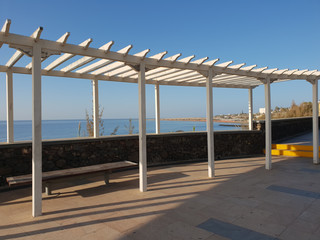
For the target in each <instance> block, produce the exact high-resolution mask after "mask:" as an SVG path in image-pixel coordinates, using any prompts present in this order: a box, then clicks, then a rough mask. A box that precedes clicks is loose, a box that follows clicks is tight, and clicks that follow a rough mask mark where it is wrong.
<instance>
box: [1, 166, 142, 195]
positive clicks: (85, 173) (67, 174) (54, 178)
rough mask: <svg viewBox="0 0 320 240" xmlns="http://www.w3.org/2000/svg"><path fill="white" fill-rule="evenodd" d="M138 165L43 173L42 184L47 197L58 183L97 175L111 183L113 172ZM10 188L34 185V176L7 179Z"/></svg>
mask: <svg viewBox="0 0 320 240" xmlns="http://www.w3.org/2000/svg"><path fill="white" fill-rule="evenodd" d="M136 165H137V164H136V163H133V162H129V161H121V162H111V163H104V164H98V165H92V166H86V167H78V168H70V169H63V170H56V171H51V172H43V173H42V182H43V183H44V184H43V186H44V188H45V192H46V194H47V195H51V190H52V185H53V183H57V182H66V181H72V180H73V179H78V178H79V177H82V178H88V177H95V176H97V175H103V176H104V180H105V183H106V184H108V183H109V175H110V174H111V172H112V170H118V169H124V168H130V167H133V166H136ZM7 182H8V184H9V186H21V185H28V184H31V183H32V174H27V175H21V176H14V177H7Z"/></svg>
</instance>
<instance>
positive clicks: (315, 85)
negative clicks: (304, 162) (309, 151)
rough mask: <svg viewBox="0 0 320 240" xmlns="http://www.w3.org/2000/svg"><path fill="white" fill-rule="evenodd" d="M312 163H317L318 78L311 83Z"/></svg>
mask: <svg viewBox="0 0 320 240" xmlns="http://www.w3.org/2000/svg"><path fill="white" fill-rule="evenodd" d="M312 124H313V125H312V130H313V163H314V164H319V103H318V80H315V81H314V83H313V84H312Z"/></svg>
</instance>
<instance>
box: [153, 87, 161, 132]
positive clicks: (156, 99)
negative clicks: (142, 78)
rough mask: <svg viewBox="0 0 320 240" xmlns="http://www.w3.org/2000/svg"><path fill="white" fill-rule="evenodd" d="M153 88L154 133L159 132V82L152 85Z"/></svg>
mask: <svg viewBox="0 0 320 240" xmlns="http://www.w3.org/2000/svg"><path fill="white" fill-rule="evenodd" d="M154 90H155V107H156V109H155V115H156V134H159V133H160V96H159V95H160V89H159V84H156V85H155V86H154Z"/></svg>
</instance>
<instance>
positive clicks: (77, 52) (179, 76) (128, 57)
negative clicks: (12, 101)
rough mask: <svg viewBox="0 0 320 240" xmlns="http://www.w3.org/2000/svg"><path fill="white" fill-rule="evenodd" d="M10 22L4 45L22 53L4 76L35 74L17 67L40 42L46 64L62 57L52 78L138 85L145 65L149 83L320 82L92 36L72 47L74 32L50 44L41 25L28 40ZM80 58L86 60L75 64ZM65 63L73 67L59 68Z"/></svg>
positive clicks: (299, 73)
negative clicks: (118, 45) (98, 42)
mask: <svg viewBox="0 0 320 240" xmlns="http://www.w3.org/2000/svg"><path fill="white" fill-rule="evenodd" d="M10 24H11V21H10V20H7V21H6V22H5V24H4V26H3V28H2V30H1V32H0V47H1V46H2V44H3V43H6V44H8V45H9V47H11V48H15V49H17V51H16V52H15V53H14V54H13V56H12V57H11V58H10V59H9V60H8V61H7V63H6V64H5V65H0V72H7V71H9V70H10V71H12V72H13V73H21V74H31V73H32V69H31V68H32V64H31V63H29V64H27V65H26V66H25V67H17V66H15V64H16V63H17V62H18V61H19V60H20V59H21V58H22V57H23V55H27V56H32V47H33V45H34V43H35V42H37V44H39V45H41V49H42V59H41V60H42V61H44V60H46V59H47V60H46V61H49V60H50V58H52V57H51V56H52V55H60V57H58V58H56V59H55V60H51V63H50V64H48V65H47V66H46V67H45V68H43V69H42V75H46V76H58V77H69V78H82V79H94V80H105V81H116V82H129V83H137V82H138V71H139V66H140V63H142V62H144V64H145V66H146V84H159V85H175V86H200V87H205V86H206V78H207V75H208V70H209V69H212V71H213V75H214V77H213V80H212V86H213V87H225V88H248V89H250V88H255V87H257V86H259V85H262V84H263V83H264V81H265V79H266V78H269V79H270V82H280V81H286V80H295V79H305V80H307V81H310V82H312V81H314V80H317V79H319V78H320V71H318V70H312V71H310V70H307V69H306V70H298V69H294V70H289V69H277V68H274V69H268V67H262V68H257V66H256V65H252V66H245V64H244V63H241V64H233V61H229V62H224V63H219V59H214V60H208V58H207V57H205V58H201V59H197V60H194V57H195V56H194V55H192V56H189V57H184V58H181V54H176V55H173V56H170V57H166V54H167V52H166V51H165V52H161V53H158V54H155V55H152V56H147V55H148V53H149V51H150V50H149V49H146V50H144V51H141V52H138V53H136V54H130V53H129V52H130V50H131V49H132V45H129V46H127V47H125V48H123V49H120V50H118V51H111V47H112V45H113V43H114V42H113V41H110V42H108V43H106V44H105V45H103V46H101V47H100V48H91V47H90V44H91V42H92V39H91V38H89V39H87V40H85V41H84V42H82V43H80V44H79V45H75V44H69V43H67V39H68V37H69V35H70V33H68V32H67V33H65V34H64V35H62V36H61V37H60V38H59V39H58V40H57V41H50V40H44V39H41V38H40V35H41V32H42V28H41V27H39V28H38V29H37V30H36V31H35V32H34V33H33V34H32V35H31V36H30V37H28V36H22V35H17V34H13V33H10V31H9V29H10ZM77 56H80V57H81V58H79V57H78V58H79V59H77V60H73V59H75V58H76V57H77ZM72 60H73V61H72ZM67 61H68V62H67ZM65 62H66V63H69V64H68V65H67V66H65V67H63V68H61V67H59V66H60V65H62V64H63V63H65Z"/></svg>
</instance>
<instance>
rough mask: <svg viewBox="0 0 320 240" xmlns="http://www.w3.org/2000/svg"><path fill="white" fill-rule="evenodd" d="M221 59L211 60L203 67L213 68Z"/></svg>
mask: <svg viewBox="0 0 320 240" xmlns="http://www.w3.org/2000/svg"><path fill="white" fill-rule="evenodd" d="M219 60H220V59H219V58H216V59H213V60H210V61H208V62H205V63H203V65H207V66H210V67H212V66H213V65H214V64H216V63H217V62H218V61H219Z"/></svg>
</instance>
